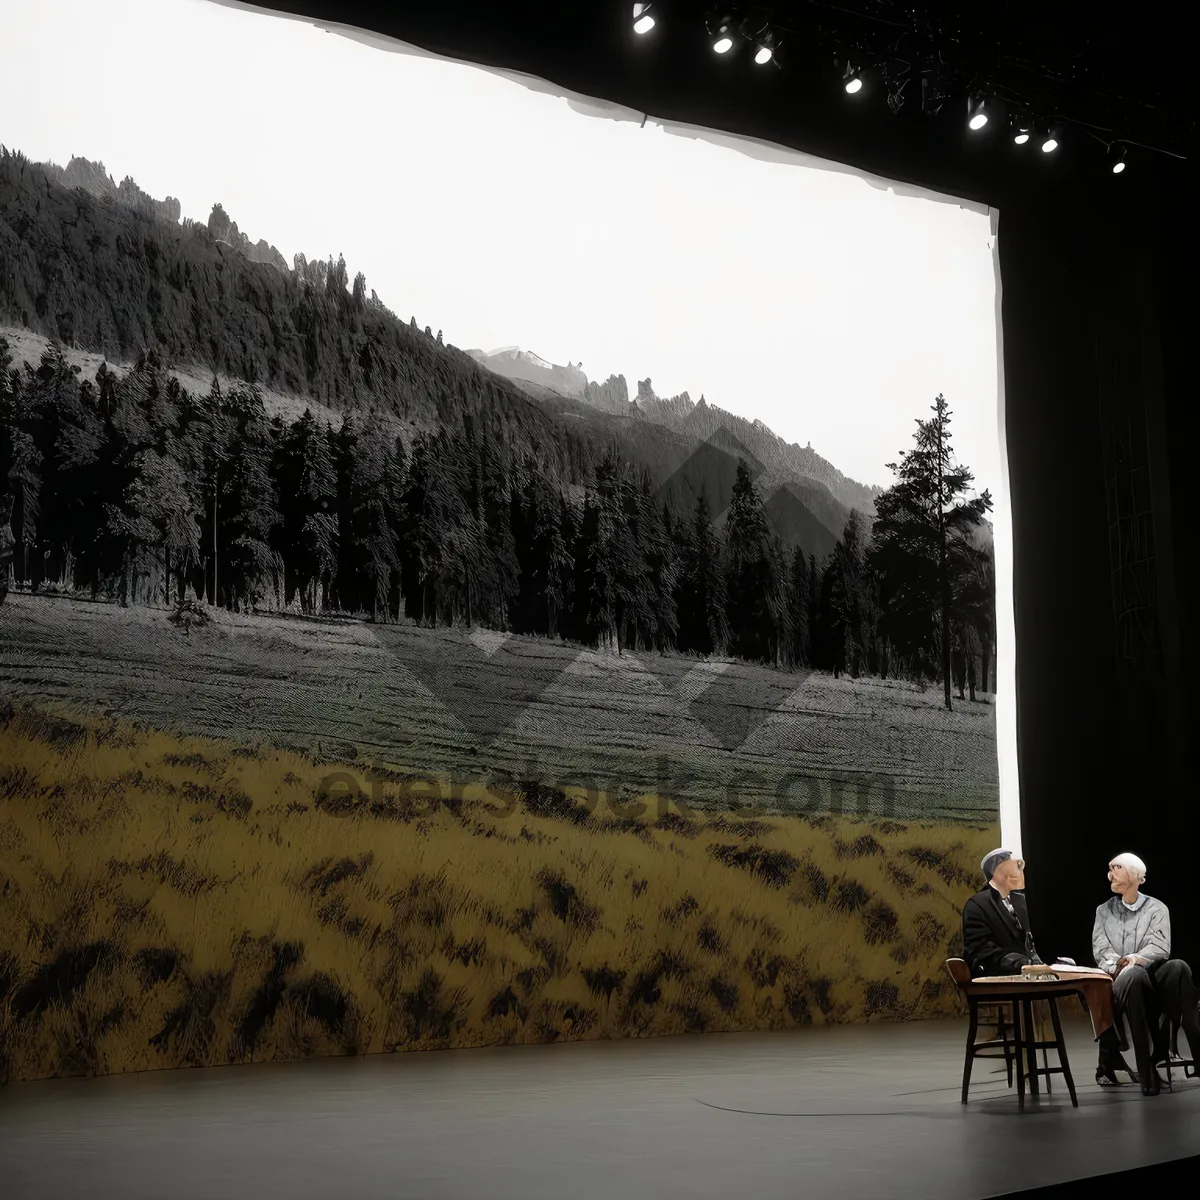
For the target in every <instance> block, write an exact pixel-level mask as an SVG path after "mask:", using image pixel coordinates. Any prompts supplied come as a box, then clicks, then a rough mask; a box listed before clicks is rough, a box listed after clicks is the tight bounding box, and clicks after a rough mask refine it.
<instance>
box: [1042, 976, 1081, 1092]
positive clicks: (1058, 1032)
mask: <svg viewBox="0 0 1200 1200" xmlns="http://www.w3.org/2000/svg"><path fill="white" fill-rule="evenodd" d="M1050 1020H1051V1021H1052V1022H1053V1023H1054V1041H1055V1049H1056V1050H1057V1051H1058V1065H1059V1066H1060V1067H1062V1070H1063V1078H1064V1079H1065V1080H1066V1081H1067V1091H1068V1092H1070V1094H1071V1107H1072V1108H1078V1107H1079V1100H1078V1099H1077V1098H1076V1096H1075V1080H1074V1079H1072V1078H1071V1064H1070V1062H1069V1061H1068V1059H1067V1043H1066V1042H1065V1041H1064V1040H1063V1031H1062V1025H1061V1024H1060V1022H1059V1020H1058V1003H1057V1001H1055V1000H1054V999H1051V1000H1050ZM1046 1079H1047V1081H1049V1079H1050V1076H1049V1075H1047V1076H1046ZM1047 1090H1049V1089H1047Z"/></svg>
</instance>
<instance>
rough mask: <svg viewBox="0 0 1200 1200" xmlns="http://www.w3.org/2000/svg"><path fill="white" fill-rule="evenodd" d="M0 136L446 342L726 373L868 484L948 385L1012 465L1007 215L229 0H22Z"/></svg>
mask: <svg viewBox="0 0 1200 1200" xmlns="http://www.w3.org/2000/svg"><path fill="white" fill-rule="evenodd" d="M659 35H664V36H665V31H663V30H658V31H656V33H655V35H654V36H659ZM0 142H3V143H4V144H6V145H7V146H9V147H10V148H13V149H19V150H21V151H23V152H24V153H25V154H27V155H29V156H30V157H31V158H33V159H35V160H43V161H44V160H47V159H49V160H53V161H55V162H58V163H59V164H61V165H65V164H66V163H67V161H68V160H69V159H70V157H71V155H72V154H77V155H80V156H82V157H85V158H89V159H91V160H93V161H96V160H102V161H103V162H104V164H105V167H106V169H107V170H108V171H109V173H110V174H111V175H112V176H113V177H114V179H115V180H116V181H117V182H118V183H119V182H120V180H121V179H122V178H123V177H124V176H125V175H132V176H133V177H134V179H136V180H137V182H138V184H139V185H140V186H141V187H142V188H143V189H144V190H146V191H147V192H149V193H150V194H151V195H153V196H156V197H159V198H162V197H164V196H167V195H171V196H176V197H178V198H179V199H180V200H181V202H182V205H183V213H184V215H185V216H190V217H193V218H196V219H199V220H207V217H208V214H209V212H210V210H211V208H212V205H213V203H214V202H215V201H220V202H221V203H222V204H223V205H224V206H225V209H226V211H227V212H228V213H229V215H230V216H231V217H232V218H233V219H234V220H235V221H237V223H238V226H239V228H240V229H241V230H242V231H243V232H244V233H246V234H248V235H249V237H250V238H251V240H254V241H257V240H258V239H259V238H260V237H263V238H266V240H267V241H268V242H270V243H272V244H273V245H275V246H277V247H278V248H279V249H280V250H281V251H282V252H283V254H284V256H285V257H286V258H287V259H288V261H289V262H290V261H291V258H292V255H293V254H294V253H296V252H303V253H305V254H306V255H307V256H308V257H309V258H310V259H311V258H317V257H321V258H328V257H329V256H330V255H331V254H332V255H333V256H334V257H336V256H337V255H338V253H342V254H344V255H345V257H346V263H347V266H348V269H349V272H350V275H351V277H353V275H354V274H355V272H357V271H359V270H362V271H363V272H364V273H365V274H366V277H367V285H368V287H369V288H372V287H373V288H374V289H375V290H376V291H377V292H378V293H379V296H380V299H381V300H383V302H384V303H385V304H387V305H388V306H389V307H390V308H392V309H393V310H394V311H395V312H396V313H397V314H398V315H399V316H400V317H401V318H403V319H405V320H407V319H408V317H409V316H410V315H415V316H416V318H417V322H418V323H419V324H420V325H421V326H422V327H424V326H425V325H430V326H432V328H433V329H434V330H435V331H436V330H438V329H442V330H444V331H445V338H446V341H447V342H450V343H453V344H454V345H457V346H460V347H462V348H464V349H467V348H472V347H479V348H482V349H485V350H490V349H494V348H496V347H500V346H507V345H520V346H522V347H523V348H525V349H528V350H532V351H534V352H535V353H537V354H539V355H541V356H542V357H543V358H546V359H549V360H551V361H553V362H558V363H565V362H567V361H571V362H576V363H578V362H580V361H582V363H583V368H584V370H585V371H586V373H587V375H588V377H589V378H591V379H604V378H607V376H608V375H609V374H624V375H625V377H626V379H627V380H628V381H629V386H630V392H631V394H632V393H633V392H634V391H636V386H637V380H638V379H644V378H646V377H647V376H649V377H650V378H651V379H652V380H653V383H654V389H655V391H656V392H657V393H658V394H659V395H661V396H669V395H673V394H675V393H678V392H681V391H683V390H685V389H686V390H687V391H688V392H690V393H691V395H692V398H693V399H699V397H700V394H701V393H704V394H705V395H706V396H707V397H708V399H709V401H710V402H712V403H715V404H719V405H720V406H721V407H723V408H726V409H728V410H730V411H732V412H735V413H738V414H741V415H743V416H746V417H750V418H754V417H757V418H760V419H761V420H763V421H764V422H765V423H766V424H767V425H769V426H770V427H771V428H772V429H774V430H775V432H776V433H779V434H780V435H782V436H783V437H784V438H786V439H787V440H788V441H796V442H799V443H800V445H804V444H805V443H807V442H809V441H811V442H812V445H813V447H814V449H816V450H817V451H818V453H820V454H822V455H823V456H824V457H825V458H827V459H829V460H830V461H831V462H832V463H833V464H834V465H835V466H836V467H838V468H839V469H840V470H842V471H843V472H845V473H846V474H847V475H849V476H851V477H852V478H854V479H857V480H859V481H860V482H862V483H867V484H872V483H878V484H883V485H886V484H887V483H888V482H889V481H890V480H889V475H888V472H887V471H886V469H885V467H884V464H885V463H887V462H888V461H891V460H893V459H894V458H895V456H896V452H897V451H898V450H900V449H906V448H908V447H909V446H910V445H911V435H912V429H913V419H914V418H915V417H917V416H922V417H923V416H926V415H927V414H928V408H929V405H930V404H931V403H932V400H933V397H934V396H935V395H936V394H937V393H938V392H939V391H940V392H944V393H945V395H946V397H947V399H948V400H949V402H950V406H951V408H952V410H953V411H954V413H955V424H954V430H955V445H956V447H957V450H958V453H959V457H960V458H961V459H962V460H963V461H965V462H967V463H968V464H969V465H970V466H972V467H973V468H974V469H975V472H976V476H977V479H978V481H979V486H980V487H981V488H982V487H990V488H991V489H992V491H993V494H996V493H998V491H999V487H1000V478H999V446H998V436H997V417H996V389H997V367H996V323H995V286H996V285H995V277H994V268H993V259H992V251H991V242H990V231H989V222H988V218H987V216H986V215H985V214H981V213H979V212H975V211H971V210H969V209H964V208H960V207H958V206H957V205H954V204H946V203H939V202H935V201H932V200H925V199H919V198H912V197H902V196H896V195H894V194H891V193H888V192H884V191H881V190H879V189H877V188H873V187H871V186H870V185H869V184H867V183H866V182H864V181H862V180H860V179H857V178H855V177H854V176H852V175H847V174H842V173H836V172H832V171H823V170H817V169H811V168H808V167H800V166H794V165H790V164H781V163H771V162H763V161H759V160H756V159H754V158H751V157H749V156H747V155H744V154H741V153H738V152H737V151H734V150H731V149H728V148H727V147H721V146H714V145H710V144H708V143H706V142H703V141H700V140H696V139H691V138H684V137H679V136H673V135H670V134H668V133H666V132H664V131H663V130H662V129H661V128H659V127H656V126H655V125H654V124H653V122H652V121H651V122H648V123H647V125H646V126H645V128H639V127H638V126H637V125H636V124H630V123H628V122H620V121H608V120H599V119H595V118H591V117H587V116H583V115H581V114H580V113H578V112H575V111H572V110H571V109H569V108H568V105H567V102H566V100H565V99H561V98H557V97H554V96H550V95H546V94H544V93H540V92H536V91H533V90H530V89H527V88H525V87H523V86H522V85H520V84H519V83H516V82H513V81H511V80H508V79H504V78H502V77H498V76H495V75H492V74H489V73H487V72H485V71H482V70H479V69H477V68H473V67H468V66H463V65H459V64H455V63H451V62H447V61H443V60H436V59H428V58H422V57H416V56H413V55H406V54H396V53H389V52H386V51H383V50H379V49H376V48H372V47H369V46H366V45H363V44H361V43H359V42H356V41H354V40H352V39H350V38H346V37H343V36H339V35H337V34H333V33H328V32H325V31H323V30H318V29H316V28H314V27H312V26H310V25H306V24H304V23H301V22H299V21H293V20H286V19H282V18H278V17H271V16H266V15H261V14H258V13H252V12H245V11H241V10H237V9H233V8H228V7H225V6H223V5H220V4H214V3H209V2H208V0H37V2H36V3H25V4H4V5H0Z"/></svg>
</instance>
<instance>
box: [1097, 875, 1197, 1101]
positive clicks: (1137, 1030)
mask: <svg viewBox="0 0 1200 1200" xmlns="http://www.w3.org/2000/svg"><path fill="white" fill-rule="evenodd" d="M1145 880H1146V864H1145V863H1144V862H1142V860H1141V859H1140V858H1138V856H1137V855H1136V854H1118V855H1117V856H1116V858H1114V859H1113V860H1112V861H1111V862H1110V863H1109V864H1108V882H1109V887H1110V888H1111V889H1112V891H1113V892H1114V895H1112V896H1111V897H1110V898H1109V899H1108V900H1106V901H1105V902H1104V903H1103V904H1101V905H1100V907H1099V908H1097V909H1096V923H1095V925H1094V927H1093V929H1092V953H1093V955H1094V956H1095V959H1096V966H1098V967H1100V968H1101V969H1102V970H1104V971H1107V972H1108V973H1109V974H1110V975H1111V976H1112V977H1113V1008H1114V1010H1115V1012H1116V1014H1117V1019H1118V1021H1121V1020H1122V1019H1124V1021H1125V1022H1126V1023H1127V1024H1128V1026H1129V1034H1130V1037H1131V1038H1132V1040H1133V1053H1134V1057H1135V1060H1136V1062H1137V1073H1138V1078H1139V1080H1140V1081H1141V1085H1142V1094H1143V1095H1145V1096H1157V1095H1158V1093H1159V1091H1160V1090H1161V1088H1162V1080H1161V1079H1160V1077H1159V1074H1158V1072H1157V1071H1156V1070H1155V1068H1154V1064H1155V1063H1156V1062H1160V1061H1161V1060H1162V1059H1164V1058H1165V1057H1166V1054H1167V1033H1168V1031H1167V1029H1166V1028H1165V1027H1164V1022H1163V1018H1164V1017H1165V1018H1167V1020H1170V1021H1173V1022H1177V1023H1178V1024H1179V1025H1180V1026H1182V1028H1183V1032H1184V1035H1185V1036H1186V1037H1187V1042H1188V1047H1189V1048H1190V1049H1191V1052H1192V1058H1193V1059H1194V1060H1195V1061H1197V1062H1200V1016H1198V1015H1197V1011H1196V989H1195V986H1194V985H1193V983H1192V972H1191V969H1190V968H1189V967H1188V965H1187V963H1185V962H1184V961H1183V960H1182V959H1178V958H1172V957H1171V914H1170V912H1169V911H1168V910H1167V906H1166V905H1165V904H1164V903H1163V902H1162V901H1161V900H1155V899H1154V897H1153V896H1147V895H1146V894H1145V893H1144V892H1142V891H1141V890H1140V889H1141V886H1142V884H1143V883H1144V882H1145ZM1152 1048H1153V1055H1152V1054H1151V1049H1152ZM1116 1050H1117V1047H1116V1035H1115V1034H1113V1035H1112V1036H1110V1037H1109V1038H1108V1040H1107V1042H1106V1041H1105V1040H1104V1039H1102V1040H1101V1045H1100V1071H1098V1072H1097V1074H1096V1081H1097V1083H1104V1084H1110V1083H1116V1082H1117V1080H1116V1071H1117V1070H1124V1071H1128V1067H1126V1066H1125V1065H1124V1063H1123V1062H1120V1061H1119V1058H1120V1056H1119V1054H1117V1053H1116ZM1103 1075H1106V1076H1107V1077H1105V1078H1102V1076H1103Z"/></svg>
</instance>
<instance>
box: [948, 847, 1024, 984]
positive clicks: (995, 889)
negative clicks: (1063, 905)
mask: <svg viewBox="0 0 1200 1200" xmlns="http://www.w3.org/2000/svg"><path fill="white" fill-rule="evenodd" d="M979 865H980V867H981V868H982V870H983V877H984V879H986V880H987V886H986V887H985V888H984V889H983V890H982V891H981V892H977V893H976V894H975V895H974V896H972V897H971V898H970V899H969V900H968V901H967V903H966V905H965V906H964V907H963V957H964V958H965V959H966V960H967V966H968V967H969V968H970V970H971V976H972V977H973V978H977V977H978V976H980V975H1017V974H1020V971H1021V968H1022V967H1023V966H1025V965H1026V964H1028V963H1040V962H1041V961H1042V960H1041V959H1040V958H1039V957H1038V952H1037V948H1036V947H1035V946H1034V944H1033V933H1032V931H1031V930H1030V926H1029V909H1028V907H1027V906H1026V904H1025V897H1024V896H1023V895H1021V891H1022V889H1023V888H1024V887H1025V863H1024V862H1023V861H1022V860H1021V859H1019V858H1015V857H1014V856H1013V852H1012V851H1011V850H1003V849H1002V850H993V851H992V852H991V853H990V854H989V855H987V856H986V857H985V858H984V860H983V862H981V863H980V864H979Z"/></svg>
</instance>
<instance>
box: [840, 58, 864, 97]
mask: <svg viewBox="0 0 1200 1200" xmlns="http://www.w3.org/2000/svg"><path fill="white" fill-rule="evenodd" d="M842 86H843V87H844V88H845V89H846V91H847V92H849V93H850V95H851V96H853V95H854V93H855V92H861V91H862V86H863V81H862V71H861V70H859V68H858V67H856V66H855V65H854V64H853V63H850V62H848V63H847V64H846V72H845V74H844V75H843V76H842Z"/></svg>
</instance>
